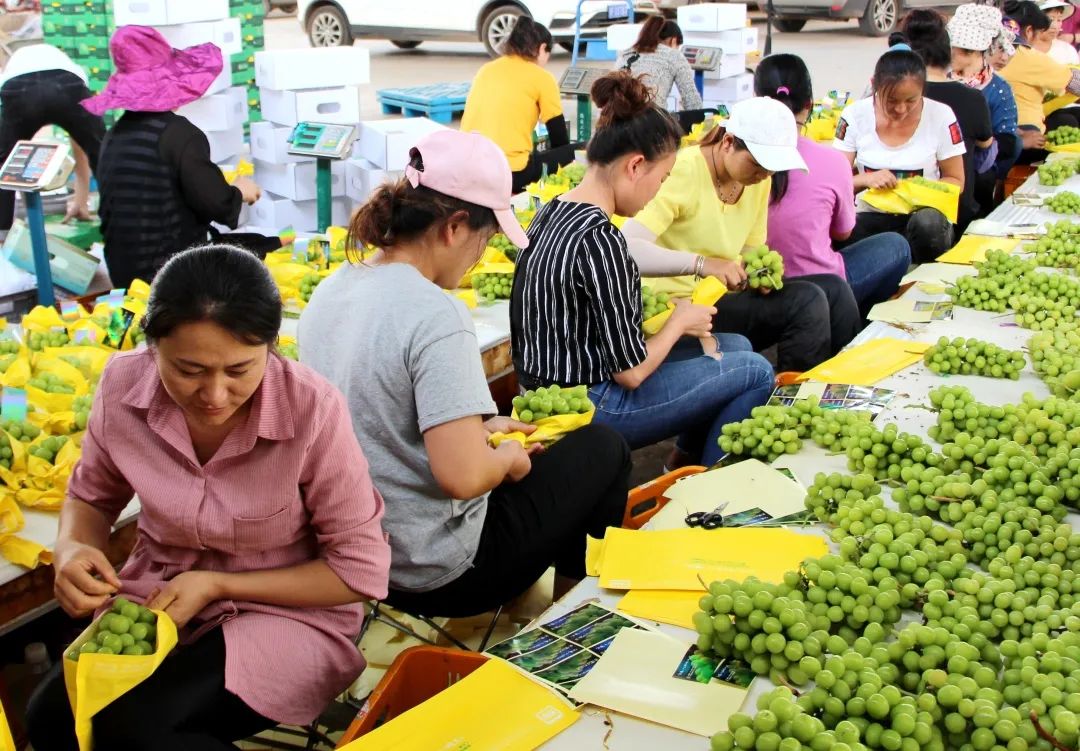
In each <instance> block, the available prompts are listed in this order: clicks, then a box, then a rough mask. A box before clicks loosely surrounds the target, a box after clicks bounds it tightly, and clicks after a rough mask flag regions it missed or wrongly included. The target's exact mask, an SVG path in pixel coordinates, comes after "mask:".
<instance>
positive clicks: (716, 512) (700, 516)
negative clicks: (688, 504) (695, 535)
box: [686, 501, 728, 529]
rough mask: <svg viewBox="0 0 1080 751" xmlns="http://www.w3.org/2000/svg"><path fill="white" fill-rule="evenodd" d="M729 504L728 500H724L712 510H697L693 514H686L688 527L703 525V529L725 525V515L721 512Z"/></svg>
mask: <svg viewBox="0 0 1080 751" xmlns="http://www.w3.org/2000/svg"><path fill="white" fill-rule="evenodd" d="M727 506H728V501H724V502H723V503H721V504H720V505H719V506H717V507H716V508H714V509H713V510H712V511H695V512H694V513H692V514H687V516H686V526H688V527H701V528H702V529H716V528H717V527H722V526H724V516H723V514H722V513H721V512H723V510H724V509H726V508H727Z"/></svg>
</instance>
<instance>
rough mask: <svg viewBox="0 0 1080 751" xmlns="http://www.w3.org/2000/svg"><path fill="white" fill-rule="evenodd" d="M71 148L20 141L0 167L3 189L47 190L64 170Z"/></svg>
mask: <svg viewBox="0 0 1080 751" xmlns="http://www.w3.org/2000/svg"><path fill="white" fill-rule="evenodd" d="M67 155H68V148H67V146H64V145H62V144H58V143H44V142H40V141H19V142H18V143H17V144H15V148H13V149H12V150H11V154H10V155H9V156H8V158H7V161H6V162H4V165H3V167H0V188H4V189H6V190H21V191H40V190H47V189H48V188H49V187H50V186H51V184H52V183H53V182H54V181H55V180H56V178H57V177H58V176H59V175H60V174H62V172H63V170H64V162H65V160H66V158H67Z"/></svg>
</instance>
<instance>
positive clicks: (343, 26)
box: [307, 5, 353, 47]
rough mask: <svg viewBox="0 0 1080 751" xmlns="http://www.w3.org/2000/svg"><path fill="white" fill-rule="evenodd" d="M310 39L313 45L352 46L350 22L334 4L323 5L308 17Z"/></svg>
mask: <svg viewBox="0 0 1080 751" xmlns="http://www.w3.org/2000/svg"><path fill="white" fill-rule="evenodd" d="M307 28H308V39H310V40H311V46H312V47H351V46H352V43H353V37H352V31H350V30H349V22H348V20H347V19H346V18H345V16H344V15H343V14H342V12H341V11H340V10H338V9H337V8H336V7H334V6H333V5H323V6H322V7H320V8H316V9H315V10H313V11H312V12H311V16H310V17H309V18H308V27H307Z"/></svg>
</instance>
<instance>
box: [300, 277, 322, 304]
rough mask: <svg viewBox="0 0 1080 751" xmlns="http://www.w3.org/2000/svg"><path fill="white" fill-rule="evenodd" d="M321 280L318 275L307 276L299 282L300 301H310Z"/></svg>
mask: <svg viewBox="0 0 1080 751" xmlns="http://www.w3.org/2000/svg"><path fill="white" fill-rule="evenodd" d="M322 280H323V278H322V275H320V274H307V275H306V276H305V277H304V278H303V279H301V280H300V299H301V300H303V301H304V302H308V301H310V300H311V295H312V294H313V293H314V292H315V288H316V287H318V286H319V283H320V282H321V281H322Z"/></svg>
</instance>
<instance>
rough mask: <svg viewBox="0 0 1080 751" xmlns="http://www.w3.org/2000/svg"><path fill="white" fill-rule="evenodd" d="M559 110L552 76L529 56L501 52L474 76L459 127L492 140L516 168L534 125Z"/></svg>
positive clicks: (529, 144)
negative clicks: (501, 55) (502, 53)
mask: <svg viewBox="0 0 1080 751" xmlns="http://www.w3.org/2000/svg"><path fill="white" fill-rule="evenodd" d="M561 114H562V99H561V98H560V96H559V85H558V84H557V83H556V82H555V77H554V76H553V75H551V74H550V73H549V72H547V71H546V70H544V69H543V68H541V67H540V66H539V65H537V64H536V63H534V62H532V61H531V60H526V59H524V58H522V57H518V56H517V55H504V56H503V57H500V58H498V59H496V60H492V61H491V62H490V63H485V64H484V65H483V66H482V67H481V68H480V71H479V72H478V73H477V74H476V77H475V78H473V81H472V86H471V87H470V89H469V97H468V99H466V100H465V113H464V114H463V115H462V116H461V129H462V130H463V131H466V132H471V131H475V132H477V133H482V134H483V135H485V136H487V137H488V138H490V139H491V140H492V141H494V142H495V143H496V144H497V145H498V146H499V148H501V149H502V150H503V153H504V154H506V159H507V160H508V161H509V162H510V169H511V170H513V171H514V172H517V171H518V170H521V169H524V168H525V165H526V163H528V161H529V155H530V154H531V153H532V150H533V142H532V135H533V129H534V128H536V124H537V123H538V122H544V123H546V122H547V121H548V120H550V119H551V118H553V117H557V116H558V115H561Z"/></svg>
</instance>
